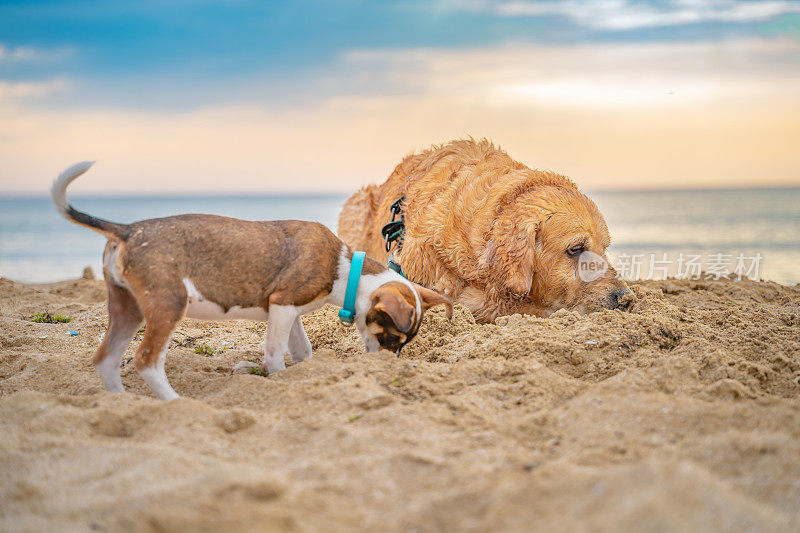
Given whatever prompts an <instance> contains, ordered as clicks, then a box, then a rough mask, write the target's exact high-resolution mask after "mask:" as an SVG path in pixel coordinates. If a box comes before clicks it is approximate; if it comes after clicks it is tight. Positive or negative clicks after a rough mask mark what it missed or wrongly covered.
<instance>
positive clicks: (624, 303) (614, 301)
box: [606, 289, 635, 311]
mask: <svg viewBox="0 0 800 533" xmlns="http://www.w3.org/2000/svg"><path fill="white" fill-rule="evenodd" d="M634 300H635V297H634V296H633V293H632V292H631V291H630V290H628V289H617V290H614V291H612V292H611V294H609V295H608V299H607V300H606V307H607V308H609V309H619V310H621V311H627V310H628V309H630V307H631V304H632V303H633V301H634Z"/></svg>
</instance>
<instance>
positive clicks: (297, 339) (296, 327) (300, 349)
mask: <svg viewBox="0 0 800 533" xmlns="http://www.w3.org/2000/svg"><path fill="white" fill-rule="evenodd" d="M289 353H291V354H292V361H294V362H295V363H299V362H300V361H302V360H304V359H308V358H309V357H311V341H310V340H308V335H306V330H305V329H303V320H302V318H300V316H298V317H297V318H295V319H294V324H292V332H291V333H290V334H289Z"/></svg>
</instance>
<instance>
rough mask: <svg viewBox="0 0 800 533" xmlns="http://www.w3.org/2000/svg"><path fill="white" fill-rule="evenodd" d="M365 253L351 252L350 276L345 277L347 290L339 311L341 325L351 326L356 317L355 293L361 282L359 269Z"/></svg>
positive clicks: (362, 263)
mask: <svg viewBox="0 0 800 533" xmlns="http://www.w3.org/2000/svg"><path fill="white" fill-rule="evenodd" d="M366 255H367V254H366V252H353V259H351V261H350V274H349V275H348V276H347V289H346V290H345V292H344V304H343V305H342V308H341V309H340V310H339V320H341V321H342V323H343V324H348V325H349V324H352V323H353V319H354V318H355V317H356V293H357V292H358V282H359V281H360V280H361V268H362V267H363V266H364V257H365V256H366Z"/></svg>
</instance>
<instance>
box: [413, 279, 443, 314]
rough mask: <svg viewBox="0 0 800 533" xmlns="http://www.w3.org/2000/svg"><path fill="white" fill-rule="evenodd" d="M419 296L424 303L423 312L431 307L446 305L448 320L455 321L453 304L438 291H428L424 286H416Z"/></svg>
mask: <svg viewBox="0 0 800 533" xmlns="http://www.w3.org/2000/svg"><path fill="white" fill-rule="evenodd" d="M414 285H415V287H416V289H417V294H419V299H420V300H421V301H422V312H423V313H425V311H427V310H428V309H430V308H431V307H435V306H437V305H444V306H446V307H447V310H446V312H447V320H453V302H451V301H450V299H449V298H447V297H446V296H443V295H441V294H439V293H438V292H436V291H432V290H430V289H426V288H425V287H423V286H422V285H417V284H416V283H415V284H414Z"/></svg>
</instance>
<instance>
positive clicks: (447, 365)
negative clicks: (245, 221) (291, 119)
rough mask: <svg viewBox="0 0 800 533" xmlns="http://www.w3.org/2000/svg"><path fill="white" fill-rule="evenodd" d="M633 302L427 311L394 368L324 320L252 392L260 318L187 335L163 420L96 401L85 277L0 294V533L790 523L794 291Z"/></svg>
mask: <svg viewBox="0 0 800 533" xmlns="http://www.w3.org/2000/svg"><path fill="white" fill-rule="evenodd" d="M633 289H634V290H635V292H636V293H637V296H638V301H637V303H636V304H635V307H634V309H633V311H632V312H631V313H621V312H618V311H614V312H611V311H606V312H600V313H594V314H591V315H588V316H578V315H575V314H573V313H570V312H566V311H561V312H558V313H556V314H555V315H554V316H553V317H551V318H549V319H539V318H533V317H522V316H511V317H504V318H502V319H499V320H498V321H497V322H496V323H495V324H489V325H479V324H476V323H475V321H474V320H473V319H472V317H471V316H470V315H469V313H468V312H466V311H465V310H463V309H461V308H457V309H456V312H455V316H454V319H453V322H452V323H449V322H448V321H447V320H446V318H445V317H444V314H443V313H442V312H441V311H439V312H433V313H431V314H430V315H429V317H428V318H427V319H426V322H425V324H424V326H423V329H422V331H421V332H420V334H419V335H418V337H417V338H416V339H415V340H414V341H413V342H412V343H411V344H410V345H408V346H407V347H406V348H405V350H404V351H403V354H402V355H401V357H399V358H398V357H395V356H394V355H392V354H389V353H386V352H381V353H379V354H374V355H366V354H364V353H363V349H362V345H361V341H360V340H359V338H358V335H357V333H356V332H355V331H354V330H353V329H351V328H345V327H344V326H342V325H340V324H339V322H338V320H337V318H336V312H335V310H334V309H332V308H330V309H323V310H321V311H319V312H317V313H315V314H313V315H309V316H306V317H305V318H304V322H305V324H306V329H307V331H308V334H309V337H310V338H311V341H312V343H313V345H314V349H315V357H314V358H313V359H311V360H309V361H305V362H303V363H300V364H294V365H290V366H289V367H288V368H287V370H286V371H284V372H282V373H280V374H277V375H274V376H270V377H268V378H264V377H260V376H255V375H231V373H230V371H231V368H232V367H233V365H234V364H235V363H236V362H237V361H239V360H242V359H247V358H258V357H260V344H261V342H262V336H263V333H264V330H265V327H264V325H263V324H258V323H251V322H219V323H214V322H200V321H193V320H187V321H185V322H184V323H182V325H181V326H180V329H179V331H178V333H177V334H176V335H175V337H174V339H173V344H172V347H171V349H170V351H169V359H168V362H167V374H168V375H169V377H170V380H171V382H172V384H173V386H174V388H175V389H176V390H177V391H178V393H180V394H181V395H182V396H183V398H181V399H179V400H176V401H173V402H167V403H165V402H159V401H157V400H155V399H153V398H152V397H151V396H150V392H149V390H147V389H146V387H145V385H144V384H143V382H142V381H141V380H140V379H139V377H138V375H137V374H136V372H135V371H134V369H133V368H132V365H125V366H124V368H123V372H122V374H123V376H122V379H123V382H124V384H125V386H126V388H127V389H128V391H129V392H128V393H125V394H118V395H113V394H109V393H107V392H104V391H103V390H102V388H101V385H100V381H99V379H98V378H97V377H96V375H95V374H94V372H93V369H92V367H91V364H90V354H91V352H92V351H93V350H94V348H95V347H96V346H97V344H98V343H99V337H100V335H101V334H102V333H103V331H104V330H105V323H106V316H105V304H104V287H103V284H102V282H99V281H93V280H88V279H81V280H75V281H68V282H63V283H55V284H48V285H25V284H19V283H15V282H12V281H9V280H4V279H0V327H1V328H2V335H1V336H0V472H2V478H0V529H2V530H11V531H31V530H67V529H79V530H86V529H97V530H120V529H124V530H132V531H164V530H179V529H180V530H184V529H191V530H198V529H199V530H217V529H222V528H227V529H234V530H235V529H247V528H252V527H258V528H259V529H267V530H269V529H275V530H287V529H288V530H292V529H302V530H306V529H311V530H332V529H336V530H340V529H380V530H391V531H394V530H424V531H429V530H441V529H466V528H473V529H478V530H496V529H512V530H523V529H524V530H529V529H531V528H537V529H539V528H541V529H552V528H555V527H557V528H560V529H598V530H619V529H623V530H626V529H634V528H635V529H656V530H685V529H694V530H697V529H700V530H719V529H724V530H725V529H727V530H730V529H733V530H740V529H752V530H760V531H762V530H763V531H773V530H791V529H793V526H795V527H796V524H797V521H798V520H800V481H798V480H800V439H799V437H800V363H799V362H798V361H799V359H798V358H799V357H800V340H798V339H799V338H800V287H798V286H795V287H786V286H781V285H778V284H774V283H763V282H762V283H754V282H749V281H744V282H740V283H733V282H730V281H726V280H722V281H674V280H668V281H664V282H646V283H641V284H638V285H634V286H633ZM43 312H49V313H52V314H59V315H65V316H69V317H72V318H74V320H73V321H72V322H70V323H69V324H40V323H33V322H31V321H30V319H31V318H32V317H33V315H34V314H35V313H43ZM69 330H74V331H75V332H77V333H78V335H77V336H71V335H69ZM138 342H139V339H137V340H135V341H134V342H133V343H132V346H131V349H129V352H128V355H127V357H130V355H131V354H132V353H133V348H134V347H135V346H136V344H138ZM201 347H204V348H205V350H204V351H205V352H213V353H212V355H206V354H198V353H194V352H195V350H196V349H197V348H201Z"/></svg>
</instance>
